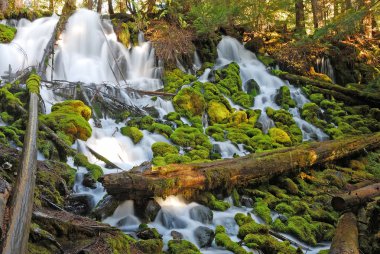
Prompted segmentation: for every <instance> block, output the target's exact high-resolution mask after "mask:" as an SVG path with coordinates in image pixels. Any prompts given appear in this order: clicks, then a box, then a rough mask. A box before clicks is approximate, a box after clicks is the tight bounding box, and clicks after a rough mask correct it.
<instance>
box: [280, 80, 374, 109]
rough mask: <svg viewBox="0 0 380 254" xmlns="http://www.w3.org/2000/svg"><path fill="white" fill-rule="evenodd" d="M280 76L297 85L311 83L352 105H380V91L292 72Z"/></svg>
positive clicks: (326, 93) (320, 90) (322, 91)
mask: <svg viewBox="0 0 380 254" xmlns="http://www.w3.org/2000/svg"><path fill="white" fill-rule="evenodd" d="M279 76H280V78H282V79H286V80H288V81H289V82H290V83H291V84H293V85H295V86H303V85H311V86H313V87H315V88H317V90H318V92H320V93H323V94H325V95H332V96H334V98H335V99H338V100H341V101H344V102H346V103H347V104H350V105H363V104H364V105H371V106H374V107H380V93H366V92H362V91H358V90H354V89H349V88H346V87H343V86H340V85H337V84H333V83H328V82H323V81H319V80H314V79H310V78H307V77H304V76H298V75H294V74H290V73H281V74H280V75H279Z"/></svg>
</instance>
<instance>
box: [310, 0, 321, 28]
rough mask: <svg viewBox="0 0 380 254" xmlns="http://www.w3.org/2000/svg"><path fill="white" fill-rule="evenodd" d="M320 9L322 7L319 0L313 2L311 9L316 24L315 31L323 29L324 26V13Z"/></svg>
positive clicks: (312, 0)
mask: <svg viewBox="0 0 380 254" xmlns="http://www.w3.org/2000/svg"><path fill="white" fill-rule="evenodd" d="M320 8H321V7H320V6H319V4H318V0H311V9H312V12H313V24H314V28H315V29H317V28H321V27H322V24H321V21H322V17H321V16H322V11H321V9H320Z"/></svg>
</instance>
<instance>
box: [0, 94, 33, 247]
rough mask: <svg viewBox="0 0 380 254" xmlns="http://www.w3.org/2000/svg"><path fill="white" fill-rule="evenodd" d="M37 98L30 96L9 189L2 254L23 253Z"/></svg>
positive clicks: (30, 201) (29, 207)
mask: <svg viewBox="0 0 380 254" xmlns="http://www.w3.org/2000/svg"><path fill="white" fill-rule="evenodd" d="M37 130H38V95H37V94H36V93H30V100H29V119H28V125H27V128H26V134H25V140H24V147H23V150H22V157H21V164H20V168H19V170H18V172H17V181H16V185H15V186H14V188H13V195H12V203H11V212H10V214H11V219H10V223H9V227H8V231H7V234H6V238H5V242H4V245H3V252H2V253H4V254H12V253H26V250H27V243H28V238H29V228H30V222H31V218H32V210H33V195H34V187H35V178H36V170H37Z"/></svg>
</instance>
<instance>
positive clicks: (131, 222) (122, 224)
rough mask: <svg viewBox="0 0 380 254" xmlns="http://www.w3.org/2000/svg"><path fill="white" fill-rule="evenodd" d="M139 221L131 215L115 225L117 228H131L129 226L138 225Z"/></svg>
mask: <svg viewBox="0 0 380 254" xmlns="http://www.w3.org/2000/svg"><path fill="white" fill-rule="evenodd" d="M138 224H139V220H138V219H136V218H135V217H134V216H133V215H127V216H125V217H124V218H123V219H121V220H119V221H118V222H117V223H116V226H117V227H120V228H121V227H125V226H131V225H138Z"/></svg>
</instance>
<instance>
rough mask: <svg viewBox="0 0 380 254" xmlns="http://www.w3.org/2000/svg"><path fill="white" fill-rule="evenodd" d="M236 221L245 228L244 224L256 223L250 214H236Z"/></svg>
mask: <svg viewBox="0 0 380 254" xmlns="http://www.w3.org/2000/svg"><path fill="white" fill-rule="evenodd" d="M234 219H235V221H236V223H237V224H238V225H239V226H243V225H244V224H247V223H250V222H253V221H254V220H253V219H252V217H251V215H250V214H249V213H248V214H247V215H245V214H243V213H237V214H235V217H234Z"/></svg>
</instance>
